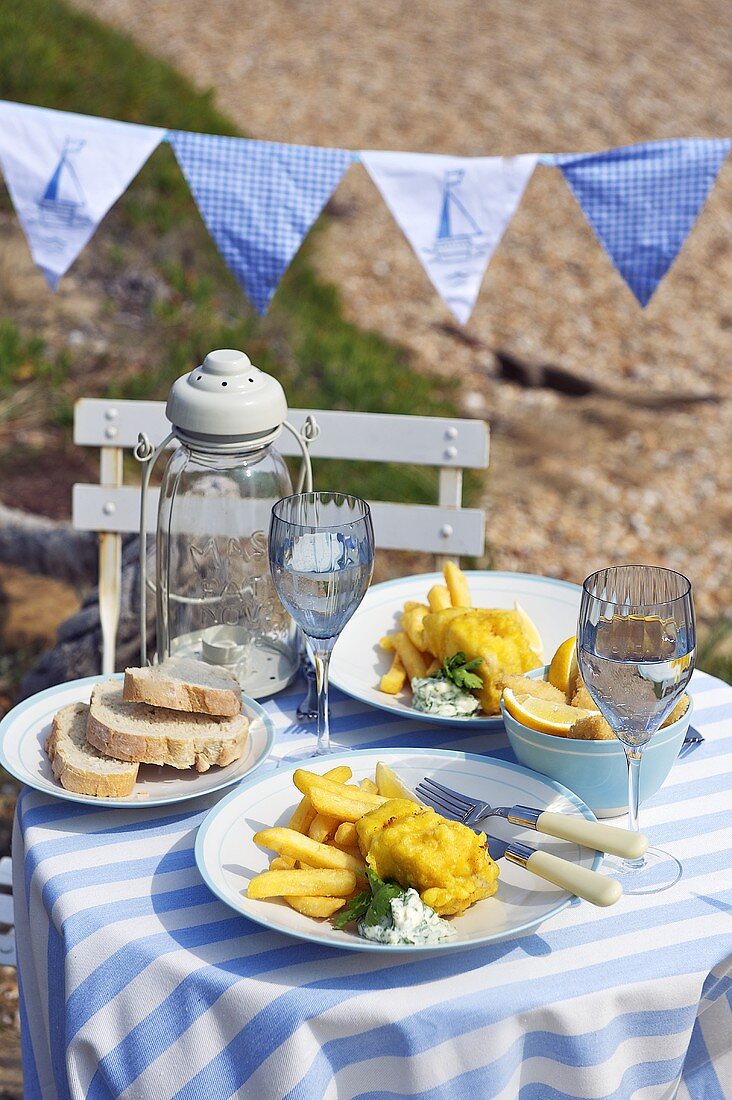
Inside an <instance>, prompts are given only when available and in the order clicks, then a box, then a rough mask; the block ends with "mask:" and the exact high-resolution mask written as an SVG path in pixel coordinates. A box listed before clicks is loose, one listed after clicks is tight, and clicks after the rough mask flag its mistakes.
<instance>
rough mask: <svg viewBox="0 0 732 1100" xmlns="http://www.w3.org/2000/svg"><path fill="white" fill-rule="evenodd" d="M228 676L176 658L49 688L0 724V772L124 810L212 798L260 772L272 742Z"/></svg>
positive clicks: (261, 715) (260, 715) (267, 726)
mask: <svg viewBox="0 0 732 1100" xmlns="http://www.w3.org/2000/svg"><path fill="white" fill-rule="evenodd" d="M196 666H198V668H197V667H196ZM227 677H229V674H228V673H226V672H224V670H217V669H210V668H208V666H200V663H199V662H187V661H182V662H181V661H177V662H176V661H175V660H174V661H173V662H171V663H169V664H168V663H166V664H165V665H160V666H156V667H155V668H154V669H128V670H127V672H126V673H125V674H124V675H122V674H119V675H115V676H113V677H104V676H88V677H86V678H85V679H83V680H73V681H71V682H70V683H67V684H59V685H58V686H57V687H53V688H48V689H47V690H46V691H42V692H39V693H38V694H37V695H34V696H32V697H31V698H30V699H26V700H25V701H24V702H22V703H20V704H19V705H18V706H17V707H14V708H13V710H11V711H10V713H9V714H7V715H6V717H5V718H4V719H3V721H2V722H0V765H2V767H3V768H5V770H6V771H8V772H10V773H11V774H12V775H14V776H15V777H16V779H19V780H20V782H21V783H26V784H27V785H28V786H30V787H34V788H35V789H36V790H38V791H42V792H44V793H46V794H52V795H55V796H56V797H58V798H65V799H69V800H70V801H72V802H85V803H95V804H103V805H105V806H110V807H114V806H124V807H127V808H129V807H143V806H162V805H165V804H167V803H172V802H182V801H184V800H185V799H188V798H198V797H201V796H202V795H205V794H211V793H212V792H213V791H218V790H221V789H222V788H223V787H228V786H230V785H231V784H233V783H237V782H238V781H239V780H240V779H242V778H243V777H244V776H245V775H249V774H250V773H251V772H253V771H254V769H255V768H257V767H259V765H260V764H262V762H263V761H264V760H266V758H267V757H268V756H269V754H270V752H271V750H272V746H273V744H274V739H275V732H274V726H273V724H272V721H271V720H270V718H269V717H268V716H267V714H266V713H265V711H264V710H263V709H262V707H261V706H260V705H259V703H256V702H255V701H254V700H253V699H249V698H248V697H247V696H245V695H242V693H241V691H240V690H239V688H238V685H237V683H236V681H235V680H234V679H233V677H230V678H229V679H228V680H227Z"/></svg>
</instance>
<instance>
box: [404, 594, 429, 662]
mask: <svg viewBox="0 0 732 1100" xmlns="http://www.w3.org/2000/svg"><path fill="white" fill-rule="evenodd" d="M429 613H430V609H429V607H428V606H427V604H417V606H416V607H411V608H410V609H409V611H405V612H404V614H403V615H402V630H403V631H404V633H405V634H406V635H407V637H408V638H409V640H410V642H411V643H412V645H413V646H414V647H415V649H418V650H419V651H420V653H424V651H425V649H426V642H425V637H424V625H423V621H424V617H425V615H429Z"/></svg>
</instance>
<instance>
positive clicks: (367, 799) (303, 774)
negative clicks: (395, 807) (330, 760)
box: [292, 768, 386, 821]
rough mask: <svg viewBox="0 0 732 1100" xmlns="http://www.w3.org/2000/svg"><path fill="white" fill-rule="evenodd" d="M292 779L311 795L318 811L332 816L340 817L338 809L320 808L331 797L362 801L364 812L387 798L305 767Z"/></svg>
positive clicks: (304, 791)
mask: <svg viewBox="0 0 732 1100" xmlns="http://www.w3.org/2000/svg"><path fill="white" fill-rule="evenodd" d="M292 781H293V783H294V784H295V786H296V787H297V789H298V790H299V791H302V792H303V794H309V795H310V798H311V800H312V803H313V806H315V808H316V810H317V811H318V813H325V814H328V815H329V816H330V817H338V811H337V810H336V809H333V810H327V809H321V808H320V806H321V805H323V804H325V805H328V799H329V798H332V799H334V800H335V799H339V798H340V799H345V800H346V801H348V802H358V803H362V804H363V805H364V806H365V809H363V810H362V813H366V811H367V810H373V809H375V807H376V806H380V805H381V804H382V802H386V799H385V798H382V796H381V795H380V794H371V792H370V791H364V790H363V788H361V787H353V786H351V785H350V784H346V783H334V782H333V780H332V779H328V778H327V776H324V775H316V774H315V772H307V771H305V770H304V769H303V768H298V769H297V771H296V772H295V773H294V774H293V777H292ZM319 803H320V805H319ZM341 820H342V821H346V820H349V819H347V818H341Z"/></svg>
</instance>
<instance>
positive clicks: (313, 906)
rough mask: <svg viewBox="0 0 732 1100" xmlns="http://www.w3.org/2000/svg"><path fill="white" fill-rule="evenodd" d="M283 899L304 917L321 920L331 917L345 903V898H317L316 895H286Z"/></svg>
mask: <svg viewBox="0 0 732 1100" xmlns="http://www.w3.org/2000/svg"><path fill="white" fill-rule="evenodd" d="M285 901H286V902H287V904H288V905H289V906H290V907H291V908H292V909H297V911H298V913H302V914H303V916H305V917H316V918H317V919H318V920H323V919H324V918H325V917H332V916H333V914H334V913H337V912H338V910H339V909H342V908H343V906H344V905H345V904H346V899H345V898H318V897H311V898H308V897H297V896H295V897H293V896H292V895H290V897H286V898H285Z"/></svg>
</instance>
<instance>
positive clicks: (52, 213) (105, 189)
mask: <svg viewBox="0 0 732 1100" xmlns="http://www.w3.org/2000/svg"><path fill="white" fill-rule="evenodd" d="M165 133H166V131H165V130H161V129H158V128H156V127H153V126H136V125H133V124H131V123H128V122H116V121H114V120H112V119H107V118H93V117H90V116H87V115H74V114H68V113H67V112H65V111H51V110H49V109H47V108H46V107H27V106H26V105H25V104H21V103H7V102H3V101H0V167H2V171H3V175H4V177H5V182H6V184H7V187H8V191H9V192H10V197H11V199H12V200H13V206H14V207H15V210H16V213H17V215H18V218H19V219H20V223H21V225H22V226H23V231H24V232H25V235H26V238H27V240H28V244H29V245H30V250H31V254H32V256H33V259H34V260H35V262H36V263H37V264H38V266H39V267H40V268H41V270H42V271H43V274H44V276H45V278H46V281H47V282H48V284H49V286H50V287H51V289H52V290H55V289H56V287H57V285H58V282H59V279H60V278H61V276H62V275H64V274H65V272H66V271H68V269H69V267H70V266H71V264H72V263H73V262H74V260H75V259H76V257H77V256H78V255H79V253H80V252H81V250H82V248H84V246H85V245H86V244H87V243H88V241H89V239H90V238H91V236H92V235H93V233H94V231H95V229H96V228H97V226H98V225H99V223H100V221H101V220H102V218H103V217H104V216H105V214H106V213H107V212H108V210H109V209H110V207H111V206H112V205H113V204H114V203H115V202H116V201H117V199H118V198H119V196H120V195H121V194H122V192H123V191H125V190H126V188H127V187H128V186H129V184H130V182H131V181H132V179H133V178H134V177H135V176H136V175H137V173H138V172H139V170H140V168H141V167H142V166H143V164H144V163H145V161H146V160H147V159H148V157H149V156H150V154H151V153H152V151H153V150H154V149H155V148H156V147H157V146H158V145H159V144H160V142H161V141H162V139H163V137H164V136H165Z"/></svg>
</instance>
